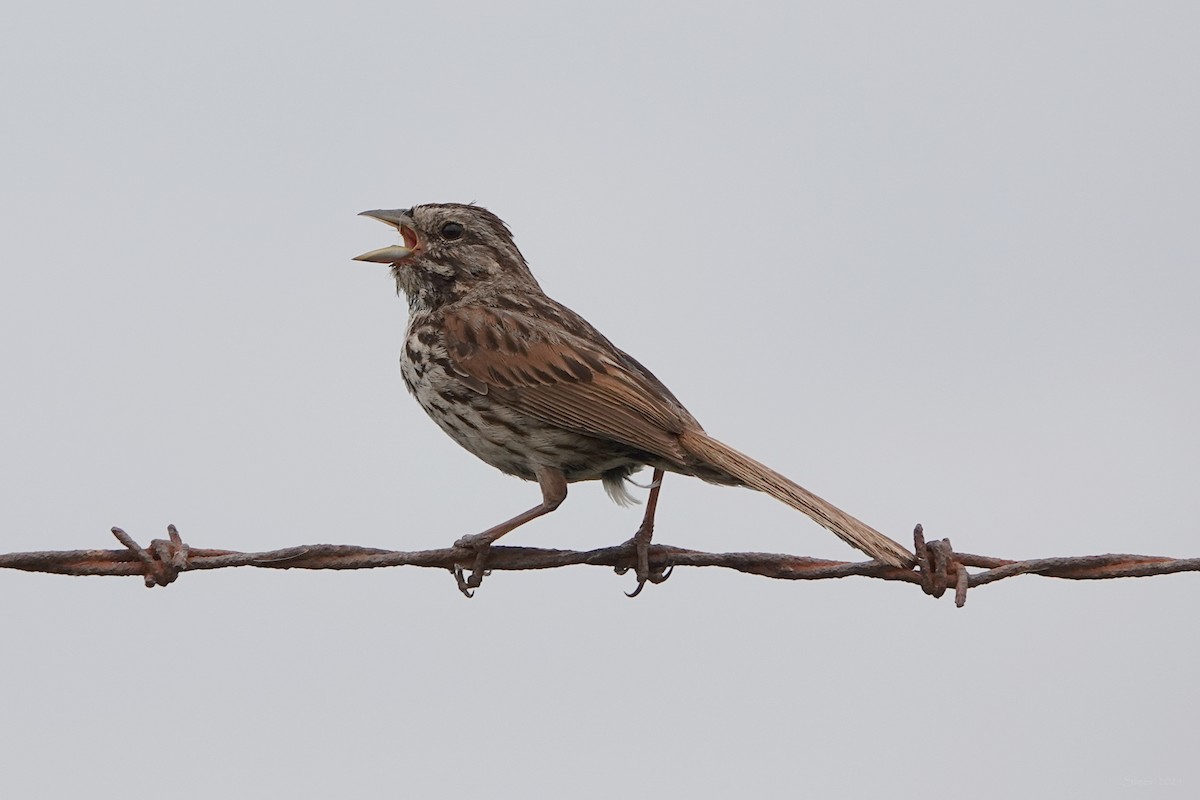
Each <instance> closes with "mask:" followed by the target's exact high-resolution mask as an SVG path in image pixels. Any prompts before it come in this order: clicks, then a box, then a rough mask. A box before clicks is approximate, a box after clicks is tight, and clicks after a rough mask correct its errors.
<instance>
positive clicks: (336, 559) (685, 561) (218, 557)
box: [0, 525, 1200, 608]
mask: <svg viewBox="0 0 1200 800" xmlns="http://www.w3.org/2000/svg"><path fill="white" fill-rule="evenodd" d="M112 533H113V535H114V536H116V537H117V540H118V541H120V542H121V544H123V545H124V546H125V549H123V550H63V551H44V552H33V553H8V554H3V555H0V567H4V568H8V569H19V570H24V571H27V572H48V573H55V574H59V575H140V576H142V578H143V580H144V581H145V582H146V586H148V587H154V586H166V585H168V584H170V583H172V582H173V581H174V580H176V579H177V578H178V577H179V575H180V574H181V573H183V572H195V571H197V570H206V569H223V568H225V567H259V568H262V569H374V568H378V567H399V566H411V567H434V568H437V569H445V570H449V571H450V572H451V573H453V572H454V571H455V568H456V567H461V566H462V565H470V564H471V563H472V562H473V561H474V559H475V557H476V553H475V552H474V551H473V550H469V549H466V548H456V547H448V548H443V549H440V550H419V551H413V552H403V551H399V550H382V549H378V548H372V547H358V546H356V545H341V544H314V545H302V546H300V547H289V548H285V549H282V550H271V551H268V552H264V553H242V552H238V551H236V550H207V549H199V548H192V547H189V546H188V545H187V544H185V543H184V542H183V539H182V537H181V536H180V535H179V531H178V530H176V528H175V526H174V525H169V526H167V534H168V538H167V539H155V540H153V541H152V542H150V546H149V547H142V546H141V545H139V544H138V543H137V542H136V541H135V540H134V539H133V537H131V536H130V535H129V534H127V533H125V531H123V530H121V529H120V528H113V529H112ZM913 543H914V545H915V552H916V556H915V564H914V567H913V568H911V569H900V568H897V567H892V566H888V565H886V564H882V563H880V562H878V561H861V562H848V561H829V560H826V559H819V558H807V557H804V556H792V555H783V554H778V553H705V552H701V551H699V550H687V549H685V548H682V547H672V546H670V545H664V544H652V545H650V548H649V561H650V565H649V566H650V569H651V570H653V571H656V572H660V573H661V572H662V571H665V570H667V569H671V568H674V567H721V568H724V569H732V570H737V571H738V572H745V573H749V574H751V575H761V576H763V577H766V578H778V579H782V580H822V579H826V578H846V577H850V576H852V575H858V576H862V577H866V578H877V579H879V580H885V581H903V582H906V583H914V584H917V585H918V586H920V587H921V589H922V590H923V591H924V592H925V593H926V594H928V595H931V596H932V597H935V598H936V597H941V596H942V595H943V594H944V593H945V592H946V590H947V589H948V588H950V587H951V586H953V587H954V603H955V605H957V606H958V607H960V608H961V607H962V606H963V604H964V603H966V601H967V590H968V589H969V588H971V587H975V586H984V585H987V584H989V583H994V582H996V581H998V580H1003V579H1005V578H1012V577H1014V576H1017V575H1041V576H1042V577H1045V578H1065V579H1068V580H1100V579H1105V578H1132V577H1144V576H1149V575H1168V574H1171V573H1175V572H1200V558H1185V559H1179V558H1166V557H1162V556H1139V555H1121V554H1108V555H1099V556H1074V557H1067V558H1038V559H1031V560H1026V561H1014V560H1011V559H1004V558H993V557H990V556H978V555H972V554H970V553H957V552H955V551H954V549H953V548H952V547H951V546H950V540H949V539H940V540H937V541H932V542H926V541H925V534H924V530H923V529H922V527H921V526H920V525H918V526H917V527H916V529H915V530H914V531H913ZM576 564H583V565H589V566H599V567H609V568H611V569H614V570H616V571H617V572H618V573H624V572H625V571H626V570H628V569H631V568H633V567H635V566H636V565H637V549H636V545H635V543H634V541H633V540H630V541H628V542H625V543H624V544H620V545H616V546H614V547H604V548H600V549H599V550H551V549H544V548H535V547H498V546H497V547H492V548H491V550H490V552H489V554H488V562H487V568H488V570H489V571H504V570H530V569H553V568H555V567H566V566H571V565H576ZM968 567H973V568H976V569H980V570H982V571H980V572H969V571H968V569H967V568H968Z"/></svg>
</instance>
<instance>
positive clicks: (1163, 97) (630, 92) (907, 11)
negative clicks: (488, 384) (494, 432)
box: [0, 2, 1200, 798]
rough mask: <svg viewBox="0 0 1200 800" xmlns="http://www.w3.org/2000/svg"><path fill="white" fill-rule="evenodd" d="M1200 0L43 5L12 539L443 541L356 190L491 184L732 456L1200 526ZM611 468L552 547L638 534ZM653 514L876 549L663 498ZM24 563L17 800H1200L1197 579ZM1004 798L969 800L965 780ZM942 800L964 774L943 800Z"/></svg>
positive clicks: (455, 462)
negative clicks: (963, 596) (958, 797)
mask: <svg viewBox="0 0 1200 800" xmlns="http://www.w3.org/2000/svg"><path fill="white" fill-rule="evenodd" d="M1198 34H1200V12H1198V11H1197V6H1196V5H1195V4H1191V3H1144V4H1132V3H1082V2H1080V3H1003V4H991V5H989V6H985V5H983V4H960V3H915V4H913V3H904V4H886V3H837V4H834V3H830V4H820V5H813V4H795V3H793V4H767V3H762V4H759V3H737V4H729V5H720V6H718V5H715V4H705V3H700V4H695V3H692V4H684V3H674V4H668V3H655V4H647V5H646V6H644V7H639V6H637V5H634V4H627V3H621V2H615V3H603V4H591V5H588V6H581V5H573V4H551V3H540V4H539V3H497V4H480V3H470V2H464V3H458V4H439V3H428V2H425V3H405V2H388V3H374V4H371V3H361V4H340V5H339V6H338V8H337V10H334V9H333V7H332V6H330V7H328V8H319V7H316V6H314V5H311V4H304V3H300V4H297V3H273V4H257V3H252V4H245V3H239V4H236V5H226V4H220V3H217V4H212V3H209V4H203V5H201V4H191V5H188V6H181V5H174V4H157V3H121V4H82V3H64V4H58V3H38V4H32V3H26V4H21V5H20V6H19V7H18V6H17V5H15V4H14V5H13V6H12V7H10V8H9V9H8V10H7V12H6V14H5V22H4V26H3V30H2V31H0V67H2V68H0V104H2V105H3V108H4V115H3V119H4V123H3V126H2V130H3V134H2V136H3V147H2V148H0V204H2V206H0V220H2V222H0V225H2V226H3V243H4V245H3V262H4V265H5V266H4V270H5V278H6V280H5V285H6V290H5V291H4V292H3V293H0V331H2V335H0V365H2V368H3V372H4V391H3V405H2V407H0V411H2V414H0V485H3V487H4V488H3V497H4V502H3V528H4V533H3V534H2V535H0V551H3V552H11V551H22V550H41V549H75V548H88V547H110V546H114V545H113V542H112V541H111V539H110V536H109V534H108V533H107V529H108V527H109V526H112V525H121V526H123V527H125V528H126V529H127V530H129V531H130V532H131V533H132V534H133V535H135V536H136V537H138V538H139V539H141V540H143V541H146V540H149V539H150V538H152V537H156V536H161V535H163V530H164V528H165V525H166V524H167V523H168V522H174V523H175V524H177V525H178V526H179V527H180V530H181V531H182V533H183V535H184V537H185V538H186V539H187V541H189V542H190V543H191V544H192V545H194V546H196V547H227V548H233V549H241V550H265V549H270V548H275V547H282V546H288V545H295V544H302V543H311V542H341V543H355V544H364V545H373V546H381V547H391V548H398V549H424V548H431V547H439V546H444V545H446V544H448V543H450V542H451V541H453V539H455V538H456V537H458V536H460V535H462V534H464V533H473V532H476V531H479V530H482V529H483V528H485V527H487V526H489V525H491V524H494V523H495V522H497V521H499V520H501V519H505V518H507V517H509V516H511V515H513V514H515V513H516V512H518V511H521V510H523V509H525V508H527V507H529V506H530V505H532V504H533V503H534V502H536V500H537V489H536V487H535V486H534V485H532V484H525V483H521V482H519V481H517V480H515V479H512V478H508V477H505V476H503V475H501V474H499V473H498V472H494V471H493V470H492V469H491V468H489V467H487V466H486V465H483V464H482V463H480V462H476V461H475V460H474V459H473V458H472V457H471V456H470V455H468V454H467V453H466V452H465V451H463V450H460V449H459V448H458V447H457V446H455V445H454V444H453V443H452V442H451V441H450V440H449V439H447V438H446V437H445V436H444V435H443V434H442V433H441V432H440V431H439V430H438V429H437V428H436V427H435V426H434V425H433V424H432V423H431V422H429V420H427V419H426V418H425V416H424V414H423V413H422V412H421V411H420V409H419V408H418V407H417V405H416V404H415V403H414V402H413V401H412V400H411V399H410V398H409V397H408V396H407V394H406V392H405V391H404V388H403V384H402V382H401V378H400V373H399V368H398V364H397V359H398V355H399V351H400V340H401V334H402V331H403V327H404V324H405V313H406V309H405V306H404V304H403V302H401V301H399V300H397V299H396V297H395V296H394V294H393V287H392V285H391V282H390V280H389V278H388V276H387V273H386V270H385V269H383V268H381V267H378V266H373V265H367V264H361V263H356V262H352V261H350V257H351V256H353V255H355V254H357V253H360V252H363V251H364V250H368V249H372V248H375V247H380V246H383V245H385V244H390V243H392V242H393V241H394V237H392V236H390V235H389V231H388V230H387V229H386V228H385V227H384V226H382V225H379V224H378V223H374V222H372V221H369V220H364V219H358V218H356V217H355V214H356V213H357V212H359V211H361V210H363V209H367V208H379V207H384V208H394V207H400V206H408V205H410V204H413V203H419V202H436V201H472V200H473V201H477V202H479V203H482V204H484V205H486V206H488V207H489V208H491V209H492V210H494V211H496V212H497V213H499V214H500V215H501V216H502V217H503V218H504V219H505V220H507V221H508V222H509V224H510V225H511V226H512V227H513V229H514V230H515V232H516V235H517V241H518V243H519V245H520V246H521V247H522V249H523V250H524V252H525V255H526V256H527V257H528V258H529V260H530V263H531V265H532V267H533V269H534V272H535V274H536V275H537V276H538V277H539V279H540V280H541V281H542V284H543V286H544V287H545V288H546V289H547V291H548V292H550V293H551V294H552V295H554V296H555V297H557V298H558V299H560V300H562V301H564V302H566V303H567V304H569V305H571V306H572V307H573V308H575V309H576V310H578V311H579V312H581V313H582V314H584V315H585V316H586V317H588V318H589V319H590V320H591V321H592V322H593V323H595V324H596V325H598V326H599V327H600V328H601V329H602V330H604V331H605V332H606V333H607V334H608V335H609V336H610V338H612V339H613V340H614V341H615V342H617V343H618V344H619V345H621V346H622V347H624V348H625V349H627V350H629V351H631V352H632V353H634V354H635V355H636V356H637V357H638V358H639V359H640V360H642V361H643V362H644V363H646V364H647V365H648V366H649V367H650V368H651V369H653V370H654V371H655V372H656V373H657V374H658V375H659V377H661V378H662V379H663V380H664V381H665V382H666V383H667V384H668V385H669V386H671V387H672V389H673V390H674V391H675V393H676V394H677V395H679V397H680V398H681V399H682V400H683V401H684V402H685V403H686V404H687V405H688V407H689V408H690V409H691V411H692V412H693V413H694V414H695V415H696V416H697V417H698V418H699V419H700V420H701V421H702V422H703V423H704V425H705V427H706V428H707V429H708V430H709V431H710V432H711V433H713V434H714V435H716V436H718V437H720V438H721V439H723V440H725V441H727V442H729V443H730V444H733V445H734V446H736V447H739V448H741V449H744V450H745V451H746V452H748V453H750V454H752V455H754V456H755V457H757V458H759V459H761V460H763V461H765V462H766V463H768V464H770V465H772V466H774V467H775V468H777V469H779V470H781V471H782V472H784V473H786V474H788V475H789V476H792V477H793V478H795V479H796V480H798V481H800V482H801V483H803V484H805V485H806V486H808V487H809V488H811V489H813V490H815V491H817V492H818V493H820V494H822V495H824V496H826V497H828V498H829V499H831V500H833V501H834V502H836V503H838V504H839V505H842V506H844V507H845V508H847V509H848V510H850V511H852V512H853V513H854V514H855V515H857V516H860V517H861V518H863V519H864V520H867V521H869V522H871V523H872V524H873V525H875V526H877V527H879V528H881V529H882V530H885V531H888V532H889V533H891V534H892V535H893V536H894V537H895V538H898V539H900V540H902V541H907V540H908V536H909V533H908V532H909V531H910V530H911V528H912V526H913V524H914V523H916V522H922V523H924V524H925V527H926V530H927V532H928V533H929V535H930V536H932V537H942V536H949V537H950V538H951V540H952V541H953V542H954V543H955V545H956V546H957V547H958V548H959V549H961V550H964V551H968V552H979V553H986V554H989V555H997V556H1006V557H1033V556H1050V555H1082V554H1095V553H1105V552H1136V553H1150V554H1162V555H1179V556H1197V555H1200V541H1197V537H1196V534H1195V531H1196V522H1195V510H1194V509H1193V508H1191V505H1192V503H1193V501H1194V499H1195V497H1196V481H1197V476H1198V475H1200V422H1198V421H1197V414H1196V409H1197V408H1198V407H1200V378H1198V377H1197V376H1198V370H1197V368H1196V362H1197V358H1196V350H1197V342H1198V341H1200V314H1198V313H1197V306H1198V303H1197V300H1198V295H1200V277H1198V271H1197V264H1198V261H1200V244H1198V242H1197V220H1200V190H1198V189H1197V187H1198V185H1200V156H1198V155H1197V142H1200V104H1198V103H1197V88H1198V86H1197V83H1198V76H1200V48H1197V41H1198ZM639 515H640V511H632V510H623V509H620V508H618V507H616V506H614V505H612V504H611V503H609V502H608V500H607V498H605V496H604V493H603V492H602V491H601V490H600V487H599V486H597V485H589V484H584V485H577V486H575V487H573V488H572V491H571V494H570V497H569V498H568V500H567V502H566V504H565V505H564V506H563V507H562V508H561V509H560V510H559V511H558V512H556V513H555V514H553V515H552V516H551V517H549V518H547V519H544V520H540V521H538V522H536V523H534V524H531V525H530V526H528V527H527V528H525V529H522V530H521V531H520V532H519V533H517V534H514V535H513V537H512V540H511V541H512V543H513V544H527V545H545V546H564V547H573V548H587V547H596V546H602V545H605V544H611V543H616V542H620V541H623V540H624V539H626V538H627V537H628V536H629V535H630V534H631V533H632V532H633V530H634V528H635V527H636V525H637V521H638V519H639ZM658 537H659V539H660V540H661V541H664V542H668V543H671V544H677V545H683V546H689V547H695V548H701V549H715V550H766V551H777V552H792V553H797V554H804V555H815V556H823V557H834V558H851V557H855V553H854V552H853V551H850V550H848V549H847V548H845V547H844V546H843V545H842V544H841V543H840V542H839V541H838V540H837V539H835V538H834V537H833V536H831V535H829V534H827V533H825V532H824V531H823V530H822V529H820V528H818V527H817V526H816V525H814V524H812V523H810V522H809V521H808V520H807V519H805V518H804V517H802V516H801V515H798V514H796V513H795V512H792V511H790V510H789V509H787V508H786V507H784V506H782V505H781V504H779V503H776V502H774V501H772V500H771V499H770V498H767V497H765V496H762V495H758V494H755V493H753V492H750V491H746V490H734V489H722V488H718V487H712V486H708V485H705V484H702V483H700V482H698V481H695V480H691V479H685V478H678V477H670V476H668V480H667V481H666V484H665V487H664V491H663V497H662V503H661V507H660V512H659V526H658ZM631 586H632V578H631V576H629V575H626V576H623V577H618V576H615V575H613V574H611V573H609V572H606V571H602V570H598V569H585V568H576V569H562V570H554V571H549V572H545V573H539V574H510V573H505V574H496V575H493V576H492V577H491V578H490V579H489V580H488V581H486V582H485V584H484V586H483V588H482V591H481V592H480V593H479V596H478V597H476V599H474V600H473V601H470V602H468V601H466V600H464V599H463V598H462V597H460V596H459V594H458V592H457V591H456V590H455V588H454V585H453V581H452V580H451V578H450V577H449V576H448V575H446V574H445V573H440V572H434V571H432V570H416V569H405V570H381V571H374V572H357V573H345V574H338V573H328V572H326V573H303V572H295V573H269V572H257V571H249V570H224V571H219V572H211V573H203V574H193V575H185V576H184V577H183V578H182V579H181V581H180V582H179V583H178V584H176V585H173V586H171V587H170V588H169V589H167V590H165V591H163V590H155V591H153V592H148V591H147V590H145V589H144V588H143V587H142V586H141V583H140V581H139V580H137V579H115V578H109V579H99V578H95V579H85V578H63V577H55V576H47V575H26V574H20V573H14V572H4V573H2V574H0V608H3V609H4V612H3V614H2V615H0V632H2V636H3V642H4V649H3V659H2V661H0V663H2V664H3V671H2V672H0V678H2V681H3V682H2V684H0V685H2V686H3V698H4V699H3V704H2V719H3V723H2V724H0V774H2V775H3V778H2V782H3V785H4V787H5V788H4V793H5V795H6V796H11V797H33V796H63V797H65V796H88V797H118V796H120V797H125V796H129V793H130V792H143V793H144V792H147V791H154V790H156V789H157V787H160V786H170V787H171V791H172V793H173V794H174V795H175V796H178V797H212V796H215V795H217V794H218V793H219V792H220V793H224V794H227V795H230V794H231V795H233V796H255V795H257V796H287V797H297V798H300V797H312V798H318V797H329V796H335V795H343V796H344V795H345V793H346V790H349V792H350V793H351V794H353V795H357V796H364V797H365V796H389V795H391V796H394V795H396V794H399V793H406V792H414V793H416V794H414V796H446V795H450V794H454V795H462V794H484V795H488V796H497V797H504V796H510V797H511V796H528V797H545V796H571V797H610V796H613V795H620V796H626V797H628V796H633V797H640V796H650V795H654V796H658V797H664V796H678V795H682V794H684V793H690V794H692V795H694V796H700V797H705V796H711V797H715V796H728V795H730V794H732V793H734V792H739V793H742V792H749V793H752V796H758V795H762V794H766V793H768V792H770V793H771V795H772V796H785V797H790V796H803V795H806V794H808V793H809V792H810V791H819V793H820V794H821V795H822V796H848V797H854V796H863V795H864V794H865V793H866V792H867V791H872V792H878V791H884V790H886V791H888V792H889V796H896V797H915V796H918V795H921V793H923V792H928V791H933V792H940V791H947V790H950V789H951V788H952V787H955V786H959V787H969V791H970V792H971V794H972V796H974V797H1011V796H1014V794H1016V793H1018V792H1019V793H1021V794H1024V795H1029V796H1037V795H1039V794H1042V795H1049V794H1051V793H1064V792H1067V793H1071V794H1082V793H1087V794H1088V795H1090V796H1095V797H1109V796H1112V797H1126V796H1130V797H1143V796H1151V797H1159V796H1180V797H1182V796H1192V797H1194V796H1195V795H1196V792H1197V786H1196V774H1195V770H1194V769H1193V767H1192V765H1193V761H1194V758H1195V741H1196V732H1195V724H1196V723H1195V720H1196V712H1197V701H1198V699H1200V689H1198V688H1197V683H1196V680H1195V671H1196V664H1197V656H1198V654H1200V648H1198V646H1197V643H1198V637H1200V635H1198V634H1197V632H1196V623H1195V608H1196V602H1197V598H1198V597H1200V578H1198V577H1197V576H1194V575H1180V576H1172V577H1159V578H1148V579H1144V580H1125V581H1112V582H1105V583H1081V584H1072V583H1067V582H1051V581H1045V580H1039V579H1035V578H1022V579H1016V580H1012V581H1006V582H1004V583H1001V584H998V585H996V586H992V587H987V588H981V589H979V590H977V591H975V592H973V593H972V595H971V597H970V600H969V602H968V603H967V607H966V608H965V609H963V610H956V609H954V608H953V605H952V603H951V602H950V601H949V599H943V600H941V601H938V602H935V601H933V600H931V599H929V598H927V597H925V596H924V595H922V594H921V593H920V592H919V591H917V590H916V589H915V588H914V587H911V586H905V585H896V584H883V583H878V582H873V581H867V580H853V579H851V580H845V581H838V582H817V583H788V582H782V581H770V580H765V579H762V578H754V577H749V576H742V575H737V574H734V573H726V572H720V571H701V570H692V571H686V570H685V571H681V572H678V573H677V574H676V575H675V576H674V577H672V579H671V580H670V582H669V583H667V584H665V585H663V586H657V587H654V586H652V587H649V588H648V589H647V591H646V592H645V593H644V595H643V596H642V597H641V598H639V599H637V600H636V601H630V600H627V599H626V598H625V597H624V596H623V595H622V592H623V591H624V590H627V589H629V588H631ZM967 790H968V789H966V788H964V791H967ZM921 796H927V795H921Z"/></svg>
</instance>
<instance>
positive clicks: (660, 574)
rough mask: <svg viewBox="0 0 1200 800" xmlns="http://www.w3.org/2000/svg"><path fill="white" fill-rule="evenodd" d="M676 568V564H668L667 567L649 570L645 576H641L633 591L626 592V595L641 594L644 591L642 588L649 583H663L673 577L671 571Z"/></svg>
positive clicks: (634, 595)
mask: <svg viewBox="0 0 1200 800" xmlns="http://www.w3.org/2000/svg"><path fill="white" fill-rule="evenodd" d="M674 569H675V567H674V565H671V566H668V567H667V568H666V569H657V570H655V571H654V572H647V573H646V575H645V577H641V576H639V577H638V582H637V586H635V587H634V589H633V591H632V592H626V593H625V596H626V597H637V596H638V595H639V594H641V593H642V589H644V588H645V587H646V584H647V583H653V584H655V585H657V584H660V583H662V582H663V581H665V580H666V579H667V578H669V577H671V571H672V570H674Z"/></svg>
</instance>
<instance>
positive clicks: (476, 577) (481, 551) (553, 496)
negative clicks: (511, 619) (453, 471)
mask: <svg viewBox="0 0 1200 800" xmlns="http://www.w3.org/2000/svg"><path fill="white" fill-rule="evenodd" d="M537 480H538V486H540V487H541V488H542V502H541V503H539V504H538V505H536V506H534V507H533V508H531V509H529V510H528V511H526V512H524V513H522V514H518V515H517V516H515V517H513V518H512V519H510V520H508V521H507V522H501V523H500V524H499V525H496V526H494V527H491V528H488V529H487V530H486V531H484V532H483V533H476V534H473V535H471V536H464V537H462V538H461V539H459V540H458V541H457V542H455V543H454V546H455V547H456V548H463V549H466V550H474V551H475V562H474V564H472V566H471V575H470V577H464V576H463V571H462V567H461V566H458V565H457V564H456V565H455V567H454V578H455V580H456V581H458V590H459V591H460V592H462V593H463V594H465V595H466V596H467V597H470V596H471V595H472V594H473V592H472V591H471V590H472V589H474V588H476V587H478V586H479V584H481V583H483V575H484V571H485V569H484V564H485V562H486V561H487V554H488V550H489V549H491V546H492V542H494V541H496V540H497V539H499V538H500V537H501V536H503V535H504V534H506V533H508V532H509V531H512V530H515V529H516V528H519V527H521V526H522V525H524V524H525V523H526V522H529V521H530V520H531V519H537V518H538V517H540V516H542V515H543V514H549V513H550V512H551V511H553V510H554V509H556V508H558V507H559V506H560V505H562V501H563V500H565V499H566V498H567V478H566V476H565V475H563V474H562V473H561V472H559V471H558V470H556V469H550V468H548V467H546V468H543V469H539V470H538V472H537Z"/></svg>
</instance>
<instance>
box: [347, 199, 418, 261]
mask: <svg viewBox="0 0 1200 800" xmlns="http://www.w3.org/2000/svg"><path fill="white" fill-rule="evenodd" d="M359 216H360V217H371V218H372V219H377V220H379V221H380V222H386V223H387V224H388V225H391V226H392V227H393V228H395V229H396V230H398V231H400V235H401V236H403V237H404V244H402V245H399V244H394V245H390V246H389V247H381V248H379V249H378V250H372V251H371V252H369V253H363V254H362V255H361V256H355V257H354V260H355V261H373V262H375V263H377V264H398V263H399V262H401V261H403V260H404V259H406V258H408V257H409V256H411V255H412V254H413V253H416V252H417V251H418V250H419V249H420V248H419V246H418V244H417V234H416V232H415V231H414V230H413V227H412V224H413V221H412V218H411V217H410V216H408V212H407V211H406V210H404V209H397V210H395V211H382V210H376V211H364V212H362V213H361V214H359Z"/></svg>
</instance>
